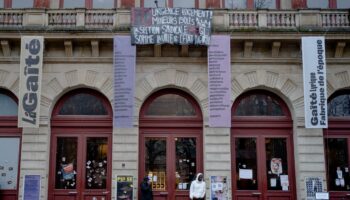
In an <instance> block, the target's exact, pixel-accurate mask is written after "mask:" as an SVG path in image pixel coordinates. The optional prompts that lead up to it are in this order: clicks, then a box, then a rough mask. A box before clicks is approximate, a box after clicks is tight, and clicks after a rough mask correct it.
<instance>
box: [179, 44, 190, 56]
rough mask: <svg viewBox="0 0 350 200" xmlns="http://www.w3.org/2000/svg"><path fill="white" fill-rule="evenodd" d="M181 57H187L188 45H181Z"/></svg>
mask: <svg viewBox="0 0 350 200" xmlns="http://www.w3.org/2000/svg"><path fill="white" fill-rule="evenodd" d="M180 55H181V57H188V56H189V52H188V45H182V46H181V53H180Z"/></svg>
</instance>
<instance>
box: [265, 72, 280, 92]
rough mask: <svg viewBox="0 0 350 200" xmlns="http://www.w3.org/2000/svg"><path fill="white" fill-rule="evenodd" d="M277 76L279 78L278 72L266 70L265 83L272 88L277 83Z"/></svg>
mask: <svg viewBox="0 0 350 200" xmlns="http://www.w3.org/2000/svg"><path fill="white" fill-rule="evenodd" d="M278 78H279V74H278V73H275V72H271V71H267V72H266V80H265V84H266V85H268V86H270V87H272V88H275V87H276V85H277V81H278Z"/></svg>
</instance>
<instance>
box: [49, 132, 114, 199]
mask: <svg viewBox="0 0 350 200" xmlns="http://www.w3.org/2000/svg"><path fill="white" fill-rule="evenodd" d="M109 141H110V139H109V137H107V136H106V137H94V136H86V135H76V136H74V135H72V136H69V137H67V136H58V137H55V147H54V148H55V149H54V150H53V153H55V156H53V159H55V160H54V169H52V170H51V174H55V175H54V177H55V179H54V182H53V183H51V184H54V186H53V192H52V193H53V199H55V200H56V199H59V200H60V199H65V200H78V199H84V200H109V196H110V194H109V193H110V189H109V188H110V183H109V182H110V178H109V177H110V166H109V165H110V158H109V154H108V152H109V146H110V144H109Z"/></svg>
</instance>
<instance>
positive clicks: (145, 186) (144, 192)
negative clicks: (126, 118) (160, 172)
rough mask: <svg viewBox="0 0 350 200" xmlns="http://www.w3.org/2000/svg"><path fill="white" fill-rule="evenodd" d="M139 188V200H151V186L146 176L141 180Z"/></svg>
mask: <svg viewBox="0 0 350 200" xmlns="http://www.w3.org/2000/svg"><path fill="white" fill-rule="evenodd" d="M140 188H141V198H140V199H141V200H153V192H152V185H151V181H150V179H149V178H148V176H145V178H143V181H142V182H141V184H140Z"/></svg>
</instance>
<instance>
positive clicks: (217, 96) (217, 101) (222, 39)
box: [208, 35, 231, 127]
mask: <svg viewBox="0 0 350 200" xmlns="http://www.w3.org/2000/svg"><path fill="white" fill-rule="evenodd" d="M208 89H209V126H210V127H231V50H230V36H228V35H213V36H212V37H211V40H210V46H209V48H208Z"/></svg>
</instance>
